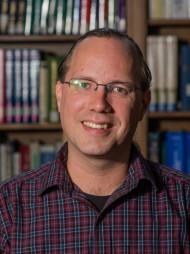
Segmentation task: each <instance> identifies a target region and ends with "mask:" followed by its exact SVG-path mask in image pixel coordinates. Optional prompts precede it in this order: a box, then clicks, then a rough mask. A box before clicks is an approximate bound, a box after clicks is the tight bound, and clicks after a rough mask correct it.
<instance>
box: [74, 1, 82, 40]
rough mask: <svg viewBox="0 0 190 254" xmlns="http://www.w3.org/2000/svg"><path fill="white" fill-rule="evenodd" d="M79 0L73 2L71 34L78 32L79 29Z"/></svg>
mask: <svg viewBox="0 0 190 254" xmlns="http://www.w3.org/2000/svg"><path fill="white" fill-rule="evenodd" d="M80 2H81V1H80V0H75V1H74V3H73V26H72V34H75V35H76V34H79V31H80V19H81V4H80Z"/></svg>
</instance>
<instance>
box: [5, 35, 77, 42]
mask: <svg viewBox="0 0 190 254" xmlns="http://www.w3.org/2000/svg"><path fill="white" fill-rule="evenodd" d="M78 38H79V35H0V42H1V43H2V42H7V43H13V42H22V43H25V42H38V43H39V42H40V43H44V42H46V43H50V42H73V41H76V40H77V39H78Z"/></svg>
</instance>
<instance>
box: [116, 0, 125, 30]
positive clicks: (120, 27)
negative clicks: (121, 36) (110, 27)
mask: <svg viewBox="0 0 190 254" xmlns="http://www.w3.org/2000/svg"><path fill="white" fill-rule="evenodd" d="M118 4H119V5H118V17H119V19H118V25H117V26H118V30H119V31H121V32H126V26H127V24H126V20H127V17H126V1H125V0H119V3H118Z"/></svg>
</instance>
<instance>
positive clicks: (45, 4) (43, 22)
mask: <svg viewBox="0 0 190 254" xmlns="http://www.w3.org/2000/svg"><path fill="white" fill-rule="evenodd" d="M48 11H49V0H42V9H41V19H40V32H41V34H47V29H48Z"/></svg>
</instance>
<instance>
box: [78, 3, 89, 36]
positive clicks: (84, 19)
mask: <svg viewBox="0 0 190 254" xmlns="http://www.w3.org/2000/svg"><path fill="white" fill-rule="evenodd" d="M90 7H91V0H81V21H80V34H84V33H86V32H87V31H88V27H89V23H90Z"/></svg>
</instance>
